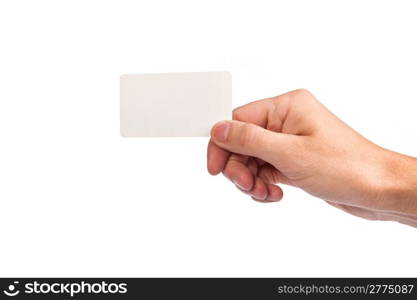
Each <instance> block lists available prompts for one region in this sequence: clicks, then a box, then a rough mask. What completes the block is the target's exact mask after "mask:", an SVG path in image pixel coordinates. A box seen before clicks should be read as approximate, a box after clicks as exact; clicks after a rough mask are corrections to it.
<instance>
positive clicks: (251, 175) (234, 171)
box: [223, 154, 283, 202]
mask: <svg viewBox="0 0 417 300" xmlns="http://www.w3.org/2000/svg"><path fill="white" fill-rule="evenodd" d="M258 168H259V166H258V164H257V162H256V160H255V159H254V158H248V157H247V156H244V155H240V154H232V155H231V156H230V157H229V160H228V162H227V164H226V166H225V169H224V171H223V174H224V175H225V177H227V178H228V179H229V180H231V181H232V182H233V183H234V184H235V185H236V187H237V188H238V189H239V190H241V191H242V192H243V193H245V194H247V195H249V196H251V197H252V199H254V200H256V201H260V202H276V201H279V200H281V199H282V196H283V192H282V190H281V188H280V187H278V186H275V185H273V184H270V183H268V182H265V181H264V180H262V178H260V177H259V176H258V175H257V173H258Z"/></svg>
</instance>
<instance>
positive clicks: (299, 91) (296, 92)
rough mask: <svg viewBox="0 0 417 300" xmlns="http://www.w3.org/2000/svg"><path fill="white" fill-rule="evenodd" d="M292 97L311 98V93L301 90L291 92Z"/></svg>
mask: <svg viewBox="0 0 417 300" xmlns="http://www.w3.org/2000/svg"><path fill="white" fill-rule="evenodd" d="M293 94H294V96H297V97H303V96H304V97H305V96H311V93H310V91H309V90H307V89H304V88H301V89H297V90H294V91H293Z"/></svg>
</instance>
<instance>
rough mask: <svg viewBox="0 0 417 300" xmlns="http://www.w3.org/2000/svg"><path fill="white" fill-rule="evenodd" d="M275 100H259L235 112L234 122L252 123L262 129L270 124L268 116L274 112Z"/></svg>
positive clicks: (236, 109)
mask: <svg viewBox="0 0 417 300" xmlns="http://www.w3.org/2000/svg"><path fill="white" fill-rule="evenodd" d="M274 107H275V106H274V98H266V99H261V100H257V101H254V102H251V103H248V104H245V105H243V106H240V107H238V108H235V109H234V110H233V120H237V121H242V122H246V123H252V124H255V125H258V126H261V127H264V128H265V127H266V125H267V124H268V115H269V113H270V112H271V111H273V110H274Z"/></svg>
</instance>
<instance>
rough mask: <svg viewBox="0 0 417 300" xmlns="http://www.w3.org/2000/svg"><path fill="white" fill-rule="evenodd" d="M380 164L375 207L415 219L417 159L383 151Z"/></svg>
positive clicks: (416, 208) (416, 211) (416, 213)
mask: <svg viewBox="0 0 417 300" xmlns="http://www.w3.org/2000/svg"><path fill="white" fill-rule="evenodd" d="M382 164H383V166H382V168H383V175H382V176H381V177H382V180H380V184H379V185H378V191H377V197H376V201H377V203H376V204H377V206H378V207H379V208H380V209H381V210H383V211H386V212H392V213H399V214H403V215H407V216H416V217H417V159H416V158H413V157H410V156H406V155H402V154H399V153H395V152H392V151H388V150H384V154H383V159H382ZM377 180H378V179H377Z"/></svg>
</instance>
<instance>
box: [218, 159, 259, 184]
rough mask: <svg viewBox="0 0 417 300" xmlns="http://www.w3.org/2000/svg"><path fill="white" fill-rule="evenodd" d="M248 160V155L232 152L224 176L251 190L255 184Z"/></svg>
mask: <svg viewBox="0 0 417 300" xmlns="http://www.w3.org/2000/svg"><path fill="white" fill-rule="evenodd" d="M247 162H248V157H247V156H243V155H239V154H232V155H230V158H229V160H228V161H227V163H226V166H225V168H224V171H223V174H224V176H226V177H227V178H228V179H229V180H230V181H232V182H233V183H234V184H235V185H236V186H237V187H239V188H240V189H241V190H244V191H250V190H251V189H252V188H253V185H254V181H253V178H254V177H253V174H252V173H251V171H250V170H249V168H248V166H247V165H246V163H247Z"/></svg>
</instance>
